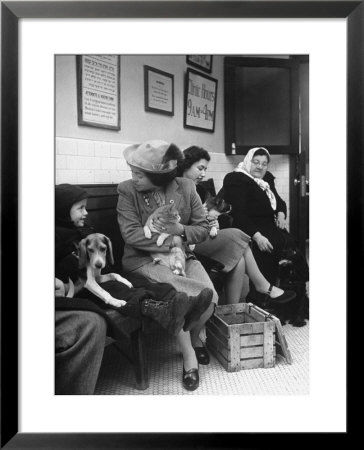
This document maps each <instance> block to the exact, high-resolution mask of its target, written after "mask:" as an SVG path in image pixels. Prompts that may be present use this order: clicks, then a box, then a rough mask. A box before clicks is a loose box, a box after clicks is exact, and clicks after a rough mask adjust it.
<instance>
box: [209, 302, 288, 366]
mask: <svg viewBox="0 0 364 450" xmlns="http://www.w3.org/2000/svg"><path fill="white" fill-rule="evenodd" d="M206 345H207V347H208V349H209V350H210V351H211V353H212V354H213V355H214V356H215V357H216V358H217V359H218V360H219V361H220V363H221V364H222V366H223V367H224V368H225V369H226V370H227V371H228V372H236V371H239V370H242V369H256V368H259V367H264V368H269V367H274V364H275V358H276V352H278V353H281V354H283V356H285V358H286V361H287V362H288V363H289V364H291V362H292V359H291V355H290V352H289V350H288V347H287V342H286V340H285V337H284V336H283V332H282V326H281V324H280V321H279V319H277V318H276V317H274V316H272V315H271V314H269V313H267V312H266V311H264V310H262V309H261V308H258V307H257V306H255V305H253V304H252V303H238V304H235V305H222V306H217V307H216V310H215V313H214V314H213V316H212V317H211V318H210V320H209V321H208V322H207V324H206Z"/></svg>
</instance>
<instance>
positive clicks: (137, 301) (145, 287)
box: [55, 184, 213, 335]
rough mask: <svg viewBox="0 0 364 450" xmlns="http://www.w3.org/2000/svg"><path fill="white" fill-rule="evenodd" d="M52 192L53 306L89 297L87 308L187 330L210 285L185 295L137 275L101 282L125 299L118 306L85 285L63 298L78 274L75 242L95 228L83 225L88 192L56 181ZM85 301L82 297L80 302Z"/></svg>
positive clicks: (205, 304) (72, 306)
mask: <svg viewBox="0 0 364 450" xmlns="http://www.w3.org/2000/svg"><path fill="white" fill-rule="evenodd" d="M55 196H56V197H55V212H56V217H55V228H56V233H55V240H56V242H55V260H56V264H55V276H56V309H57V308H58V309H63V310H64V309H66V308H67V307H68V305H69V308H70V309H77V299H88V300H87V301H92V304H91V305H90V310H93V311H94V310H95V309H94V308H95V305H96V306H97V307H98V308H100V309H101V310H105V309H107V308H112V309H117V310H118V311H119V312H120V313H121V314H125V315H128V316H131V317H135V318H141V317H142V316H146V317H150V318H152V319H153V320H155V321H156V322H158V323H159V324H160V325H161V326H162V327H163V328H164V329H166V330H167V331H168V332H169V333H170V334H172V335H177V334H178V333H179V332H180V331H181V329H182V327H183V330H184V331H188V330H189V329H190V328H191V326H192V324H193V323H194V322H195V321H197V320H198V319H199V318H200V316H201V314H202V313H203V312H204V311H205V310H206V309H207V308H208V306H209V305H210V303H211V300H212V295H213V293H212V290H211V289H208V288H206V289H204V290H202V291H201V293H200V294H199V295H198V296H194V297H188V296H187V294H185V293H183V292H177V291H176V290H175V289H174V288H173V287H172V286H171V285H169V284H167V283H157V284H156V283H150V282H149V281H148V280H146V279H144V278H143V279H141V277H140V276H139V277H138V278H136V277H135V278H133V279H132V280H130V281H132V283H133V285H134V287H131V288H130V287H128V286H126V285H125V284H124V283H120V282H118V281H107V282H105V283H102V288H103V289H105V290H106V291H107V292H109V293H110V294H111V295H112V296H113V297H114V298H117V299H120V300H124V301H126V302H127V303H126V305H125V306H121V307H119V308H116V307H113V306H111V305H106V304H105V303H104V302H103V301H102V300H100V299H99V298H98V297H96V296H95V295H93V294H92V293H91V292H89V291H88V290H86V289H82V290H81V291H80V292H79V293H77V294H76V297H77V299H75V298H67V299H65V297H66V296H67V286H68V284H69V279H71V280H72V281H73V282H76V280H77V279H78V277H79V268H78V254H77V244H78V243H79V242H80V241H81V240H82V239H83V238H85V237H86V236H88V235H89V234H91V233H94V232H95V230H93V229H92V228H90V227H88V226H86V218H87V214H88V213H87V209H86V206H87V197H88V194H87V192H86V191H85V190H83V189H82V188H80V187H78V186H74V185H70V184H60V185H58V186H56V190H55ZM90 303H91V302H90ZM85 304H86V305H87V303H85V302H84V301H83V302H82V305H85ZM101 314H102V312H101Z"/></svg>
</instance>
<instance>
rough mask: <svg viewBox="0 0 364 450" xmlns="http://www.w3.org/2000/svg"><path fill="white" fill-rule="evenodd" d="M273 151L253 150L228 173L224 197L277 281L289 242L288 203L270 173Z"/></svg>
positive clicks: (260, 263) (267, 273) (264, 267)
mask: <svg viewBox="0 0 364 450" xmlns="http://www.w3.org/2000/svg"><path fill="white" fill-rule="evenodd" d="M269 161H270V154H269V152H268V150H267V149H266V148H264V147H254V148H252V149H250V150H249V152H248V153H247V155H246V156H245V158H244V160H243V162H241V163H239V164H238V166H237V168H236V169H235V170H234V171H233V172H231V173H229V174H227V175H226V176H225V178H224V182H223V191H224V199H225V200H226V201H227V202H229V203H230V204H231V205H232V211H231V215H232V217H233V219H234V221H233V225H234V227H237V228H240V230H242V231H244V232H245V233H247V234H249V235H250V236H251V237H252V241H253V245H252V251H253V255H254V257H255V260H256V262H257V264H258V266H259V268H260V270H261V271H262V273H263V275H264V276H265V278H267V280H268V281H269V282H270V283H275V282H276V279H277V276H278V268H279V266H278V262H279V257H280V253H281V251H282V249H283V246H284V244H285V237H284V235H283V233H282V232H281V231H280V230H281V229H284V228H285V226H286V216H287V206H286V203H285V202H284V201H283V200H282V199H281V197H280V196H279V195H278V192H277V191H276V188H275V185H274V176H273V175H272V174H271V173H270V172H268V164H269Z"/></svg>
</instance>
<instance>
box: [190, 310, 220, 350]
mask: <svg viewBox="0 0 364 450" xmlns="http://www.w3.org/2000/svg"><path fill="white" fill-rule="evenodd" d="M214 309H215V304H214V303H211V305H210V306H209V307H208V308H207V309H206V311H205V312H204V313H203V314H202V315H201V317H200V320H199V321H198V322H196V325H195V326H194V327H193V328H192V329H191V331H190V333H191V343H192V347H201V346H202V342H201V340H200V338H199V335H200V332H201V330H202V328H203V327H204V326H205V323H206V322H207V321H208V320H209V318H210V317H211V316H212V313H213V312H214Z"/></svg>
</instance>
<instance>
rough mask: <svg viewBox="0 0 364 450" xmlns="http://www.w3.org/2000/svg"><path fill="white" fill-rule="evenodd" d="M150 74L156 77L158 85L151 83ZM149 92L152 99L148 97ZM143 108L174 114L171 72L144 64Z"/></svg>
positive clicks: (172, 76) (169, 114)
mask: <svg viewBox="0 0 364 450" xmlns="http://www.w3.org/2000/svg"><path fill="white" fill-rule="evenodd" d="M152 74H153V75H154V76H155V78H156V79H155V83H158V84H160V86H153V85H152V84H151V82H150V75H152ZM158 77H159V79H158ZM149 94H152V97H154V100H152V99H151V98H150V96H149ZM144 109H145V111H149V112H154V113H158V114H165V115H167V116H174V75H173V74H171V73H168V72H164V71H163V70H159V69H156V68H155V67H151V66H147V65H144Z"/></svg>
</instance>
